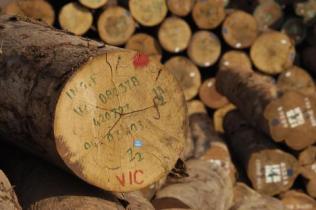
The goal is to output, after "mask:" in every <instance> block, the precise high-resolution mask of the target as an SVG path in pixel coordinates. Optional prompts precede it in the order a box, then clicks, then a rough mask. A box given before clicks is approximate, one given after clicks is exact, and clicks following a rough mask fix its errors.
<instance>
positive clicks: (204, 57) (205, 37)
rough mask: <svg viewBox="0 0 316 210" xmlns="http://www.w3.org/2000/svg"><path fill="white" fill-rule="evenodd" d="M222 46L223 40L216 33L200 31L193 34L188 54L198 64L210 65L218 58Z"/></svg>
mask: <svg viewBox="0 0 316 210" xmlns="http://www.w3.org/2000/svg"><path fill="white" fill-rule="evenodd" d="M221 48H222V47H221V42H220V41H219V39H218V37H217V36H216V35H215V34H214V33H212V32H209V31H198V32H196V33H194V34H193V36H192V39H191V41H190V45H189V48H188V55H189V57H190V59H191V60H192V61H193V62H194V63H195V64H196V65H198V66H201V67H209V66H212V65H213V64H214V63H216V61H217V60H218V58H219V56H220V54H221Z"/></svg>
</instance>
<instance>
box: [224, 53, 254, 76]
mask: <svg viewBox="0 0 316 210" xmlns="http://www.w3.org/2000/svg"><path fill="white" fill-rule="evenodd" d="M219 69H220V70H222V69H241V70H249V71H252V64H251V60H250V58H249V56H248V55H247V54H246V53H244V52H242V51H237V50H231V51H228V52H226V53H225V54H224V55H223V56H222V58H221V60H220V63H219Z"/></svg>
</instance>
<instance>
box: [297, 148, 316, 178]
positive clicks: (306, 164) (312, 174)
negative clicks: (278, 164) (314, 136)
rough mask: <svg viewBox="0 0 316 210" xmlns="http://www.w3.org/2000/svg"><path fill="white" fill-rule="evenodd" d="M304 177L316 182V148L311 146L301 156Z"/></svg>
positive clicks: (300, 161)
mask: <svg viewBox="0 0 316 210" xmlns="http://www.w3.org/2000/svg"><path fill="white" fill-rule="evenodd" d="M298 160H299V163H300V166H301V173H302V175H303V176H304V177H305V178H306V179H309V180H315V181H316V146H311V147H308V148H307V149H305V150H304V151H302V152H301V153H300V155H299V159H298Z"/></svg>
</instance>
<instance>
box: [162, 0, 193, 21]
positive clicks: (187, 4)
mask: <svg viewBox="0 0 316 210" xmlns="http://www.w3.org/2000/svg"><path fill="white" fill-rule="evenodd" d="M194 1H195V0H168V1H167V5H168V9H169V11H170V12H171V13H172V14H174V15H177V16H180V17H184V16H187V15H188V14H189V13H190V12H191V11H192V8H193V6H194Z"/></svg>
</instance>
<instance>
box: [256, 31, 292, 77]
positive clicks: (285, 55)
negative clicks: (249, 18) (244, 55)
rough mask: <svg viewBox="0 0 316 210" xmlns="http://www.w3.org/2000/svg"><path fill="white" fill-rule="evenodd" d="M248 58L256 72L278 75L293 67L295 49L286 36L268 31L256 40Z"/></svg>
mask: <svg viewBox="0 0 316 210" xmlns="http://www.w3.org/2000/svg"><path fill="white" fill-rule="evenodd" d="M250 57H251V59H252V61H253V63H254V65H255V66H256V67H257V68H258V70H260V71H262V72H264V73H266V74H278V73H281V72H283V71H285V70H286V69H288V68H290V67H291V66H292V65H293V62H294V59H295V47H294V44H293V42H292V41H291V39H290V38H289V37H288V36H287V35H285V34H283V33H280V32H276V31H270V32H266V33H263V34H261V35H260V36H259V37H258V38H257V39H256V41H255V42H254V44H253V45H252V47H251V50H250Z"/></svg>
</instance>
